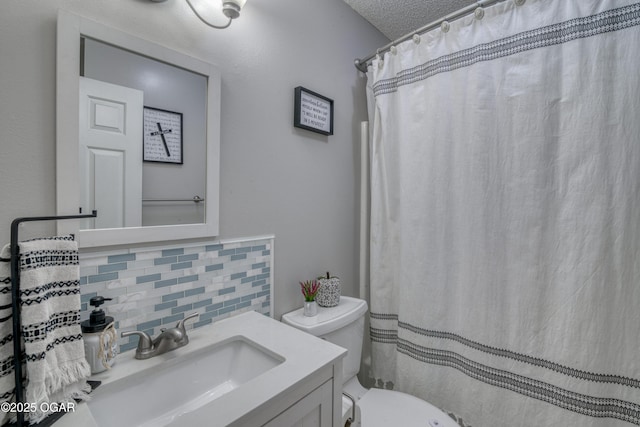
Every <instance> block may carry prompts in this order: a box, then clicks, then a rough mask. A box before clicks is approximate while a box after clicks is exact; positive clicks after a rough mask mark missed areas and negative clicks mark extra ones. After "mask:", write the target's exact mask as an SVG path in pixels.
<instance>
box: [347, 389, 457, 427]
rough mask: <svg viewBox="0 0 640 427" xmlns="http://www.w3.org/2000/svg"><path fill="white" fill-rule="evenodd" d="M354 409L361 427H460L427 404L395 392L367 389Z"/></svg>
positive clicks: (408, 395)
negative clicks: (358, 416) (356, 410)
mask: <svg viewBox="0 0 640 427" xmlns="http://www.w3.org/2000/svg"><path fill="white" fill-rule="evenodd" d="M358 407H359V408H360V417H361V423H362V427H390V426H416V427H460V426H459V425H458V424H457V423H456V422H455V421H453V419H452V418H451V417H450V416H448V415H447V414H445V413H444V412H442V411H441V410H440V409H438V408H436V407H435V406H433V405H432V404H430V403H429V402H425V401H424V400H422V399H418V398H417V397H415V396H411V395H410V394H406V393H401V392H398V391H391V390H379V389H371V390H369V391H368V392H367V393H365V394H364V396H362V399H360V400H359V401H358Z"/></svg>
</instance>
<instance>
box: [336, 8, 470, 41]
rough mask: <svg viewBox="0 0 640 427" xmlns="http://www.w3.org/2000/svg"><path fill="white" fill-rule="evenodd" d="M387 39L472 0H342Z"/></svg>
mask: <svg viewBox="0 0 640 427" xmlns="http://www.w3.org/2000/svg"><path fill="white" fill-rule="evenodd" d="M344 1H345V2H346V3H347V4H348V5H349V6H351V7H352V8H353V9H354V10H355V11H356V12H358V13H359V14H360V15H362V17H364V19H366V20H367V21H369V22H370V23H371V24H372V25H373V26H374V27H376V28H377V29H378V30H380V32H381V33H382V34H384V35H385V36H387V37H388V38H389V39H390V40H395V39H397V38H400V37H402V36H404V35H405V34H407V33H410V32H412V31H414V30H416V29H418V28H420V27H423V26H425V25H426V24H428V23H430V22H432V21H435V20H436V19H439V18H442V17H443V16H445V15H448V14H450V13H452V12H455V11H456V10H458V9H461V8H463V7H465V6H468V5H470V4H472V3H475V1H474V0H344Z"/></svg>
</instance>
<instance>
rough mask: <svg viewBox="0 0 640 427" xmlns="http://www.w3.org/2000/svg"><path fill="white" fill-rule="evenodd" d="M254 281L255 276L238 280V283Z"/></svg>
mask: <svg viewBox="0 0 640 427" xmlns="http://www.w3.org/2000/svg"><path fill="white" fill-rule="evenodd" d="M254 280H256V276H248V277H245V278H244V279H242V280H240V283H249V282H253V281H254Z"/></svg>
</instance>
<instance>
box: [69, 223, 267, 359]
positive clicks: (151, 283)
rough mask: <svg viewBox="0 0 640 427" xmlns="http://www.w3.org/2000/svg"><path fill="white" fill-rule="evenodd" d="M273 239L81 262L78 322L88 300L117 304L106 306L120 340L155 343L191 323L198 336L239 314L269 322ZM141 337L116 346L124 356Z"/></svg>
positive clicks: (95, 256)
mask: <svg viewBox="0 0 640 427" xmlns="http://www.w3.org/2000/svg"><path fill="white" fill-rule="evenodd" d="M272 260H273V237H271V236H269V237H264V238H256V239H246V240H233V241H219V242H211V243H208V244H202V243H199V244H194V245H182V246H171V245H169V246H165V247H162V248H137V249H136V248H131V249H123V250H120V251H110V252H99V253H87V254H83V253H81V254H80V289H81V293H82V296H81V298H82V309H81V318H82V320H86V319H88V318H89V313H90V312H91V309H93V307H91V306H89V299H91V297H94V296H97V295H101V296H103V297H105V298H112V301H107V302H106V303H105V304H104V305H102V306H101V308H103V309H104V310H105V312H106V313H107V316H112V317H113V318H114V321H115V327H116V329H117V330H118V335H120V332H124V331H131V330H140V331H145V332H147V333H148V334H149V335H151V336H155V335H157V334H158V333H160V329H162V328H168V327H173V326H175V324H176V323H177V322H178V321H179V320H181V319H184V317H185V315H188V314H190V313H193V312H198V313H200V316H199V318H197V319H195V321H189V322H188V323H187V329H191V328H198V327H201V326H205V325H208V324H211V323H212V322H215V321H216V320H220V319H223V318H226V317H229V316H232V315H234V314H239V313H241V312H245V311H257V312H259V313H263V314H265V315H271V313H272V309H271V302H272V299H271V294H272V285H273V275H272V274H273V273H272V269H271V267H272V264H273V262H272ZM137 343H138V338H137V337H126V338H119V344H120V352H124V351H127V350H131V349H134V348H136V346H137Z"/></svg>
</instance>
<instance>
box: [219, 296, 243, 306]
mask: <svg viewBox="0 0 640 427" xmlns="http://www.w3.org/2000/svg"><path fill="white" fill-rule="evenodd" d="M239 302H240V298H233V299H230V300H227V301H225V302H223V304H224V306H225V307H228V306H230V305H235V304H237V303H239Z"/></svg>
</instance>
